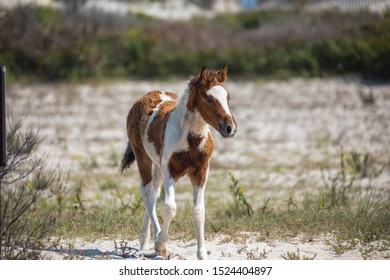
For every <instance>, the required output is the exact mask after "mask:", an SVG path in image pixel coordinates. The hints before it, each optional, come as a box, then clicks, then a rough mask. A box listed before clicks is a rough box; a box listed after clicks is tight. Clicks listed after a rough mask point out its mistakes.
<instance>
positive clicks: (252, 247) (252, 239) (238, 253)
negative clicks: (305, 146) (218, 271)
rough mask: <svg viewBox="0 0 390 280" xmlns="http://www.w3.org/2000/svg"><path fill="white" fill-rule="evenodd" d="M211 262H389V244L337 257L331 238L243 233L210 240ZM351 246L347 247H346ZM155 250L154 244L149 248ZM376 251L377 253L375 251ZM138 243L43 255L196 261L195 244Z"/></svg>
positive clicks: (63, 248)
mask: <svg viewBox="0 0 390 280" xmlns="http://www.w3.org/2000/svg"><path fill="white" fill-rule="evenodd" d="M206 242H207V250H208V259H210V260H251V259H256V260H260V259H268V260H283V259H293V258H294V257H296V258H298V259H300V260H305V259H314V260H358V259H376V260H379V259H388V258H389V257H390V248H389V244H388V243H387V242H375V244H373V243H371V244H369V245H368V244H365V245H357V246H353V247H354V248H353V249H346V250H345V252H342V253H341V254H340V253H336V252H335V250H334V248H333V245H335V244H336V243H335V241H334V237H332V236H331V235H329V236H323V237H321V238H316V239H313V240H311V241H310V242H303V241H302V239H301V238H298V237H297V238H293V239H291V240H289V241H288V242H286V241H278V240H274V241H270V242H258V241H256V234H254V233H242V234H241V237H240V240H235V241H232V240H230V239H229V237H228V236H222V235H217V236H215V238H213V239H212V240H207V241H206ZM348 245H349V244H345V246H346V247H347V246H348ZM150 247H151V248H152V247H153V246H152V244H150ZM373 247H375V249H373ZM138 248H139V243H138V242H137V241H126V240H108V239H100V240H95V241H94V242H86V241H85V240H83V239H76V240H71V241H68V242H66V241H62V242H61V245H60V246H58V249H57V250H54V251H44V252H42V255H43V256H44V257H45V258H47V259H117V260H120V259H129V260H140V259H155V260H166V259H168V260H195V259H196V240H190V241H188V242H183V241H180V240H170V241H169V242H168V245H167V251H166V253H165V254H164V255H156V254H155V253H154V252H153V251H148V252H139V250H138Z"/></svg>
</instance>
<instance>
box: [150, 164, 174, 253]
mask: <svg viewBox="0 0 390 280" xmlns="http://www.w3.org/2000/svg"><path fill="white" fill-rule="evenodd" d="M163 185H164V200H163V205H162V215H163V224H162V227H161V232H160V234H159V236H158V240H157V242H156V244H155V250H156V252H158V253H162V252H163V251H165V249H166V243H167V241H168V238H169V233H168V231H169V226H170V224H171V221H172V219H173V218H174V217H175V215H176V202H175V180H173V179H172V178H171V176H170V174H169V172H168V170H165V172H164V171H163Z"/></svg>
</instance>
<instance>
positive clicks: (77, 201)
mask: <svg viewBox="0 0 390 280" xmlns="http://www.w3.org/2000/svg"><path fill="white" fill-rule="evenodd" d="M84 187H85V185H84V182H83V181H80V182H79V183H78V184H76V185H75V187H74V192H75V193H74V196H73V198H72V205H73V208H74V209H77V210H80V211H81V212H85V210H86V209H85V206H84V202H85V200H84V199H82V195H83V191H84Z"/></svg>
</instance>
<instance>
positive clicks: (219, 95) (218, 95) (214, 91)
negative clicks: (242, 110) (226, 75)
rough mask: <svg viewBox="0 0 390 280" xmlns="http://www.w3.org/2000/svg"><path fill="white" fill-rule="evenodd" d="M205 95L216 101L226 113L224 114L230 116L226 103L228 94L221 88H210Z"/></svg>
mask: <svg viewBox="0 0 390 280" xmlns="http://www.w3.org/2000/svg"><path fill="white" fill-rule="evenodd" d="M207 94H208V95H210V96H212V97H214V98H215V99H217V100H218V101H219V103H220V104H221V107H222V109H224V111H225V112H226V114H228V115H229V116H232V114H231V113H230V109H229V105H228V102H227V97H228V93H227V91H226V90H225V89H224V88H223V87H222V86H214V87H212V88H211V89H209V90H208V92H207Z"/></svg>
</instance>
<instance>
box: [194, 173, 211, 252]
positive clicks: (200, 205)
mask: <svg viewBox="0 0 390 280" xmlns="http://www.w3.org/2000/svg"><path fill="white" fill-rule="evenodd" d="M207 173H208V168H207ZM207 173H206V174H205V175H203V176H198V177H196V178H191V182H192V185H193V196H194V207H193V208H192V216H193V218H194V222H195V226H196V241H197V253H196V256H197V257H198V259H199V260H207V250H206V245H205V241H204V223H205V203H204V194H205V189H206V180H207Z"/></svg>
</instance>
